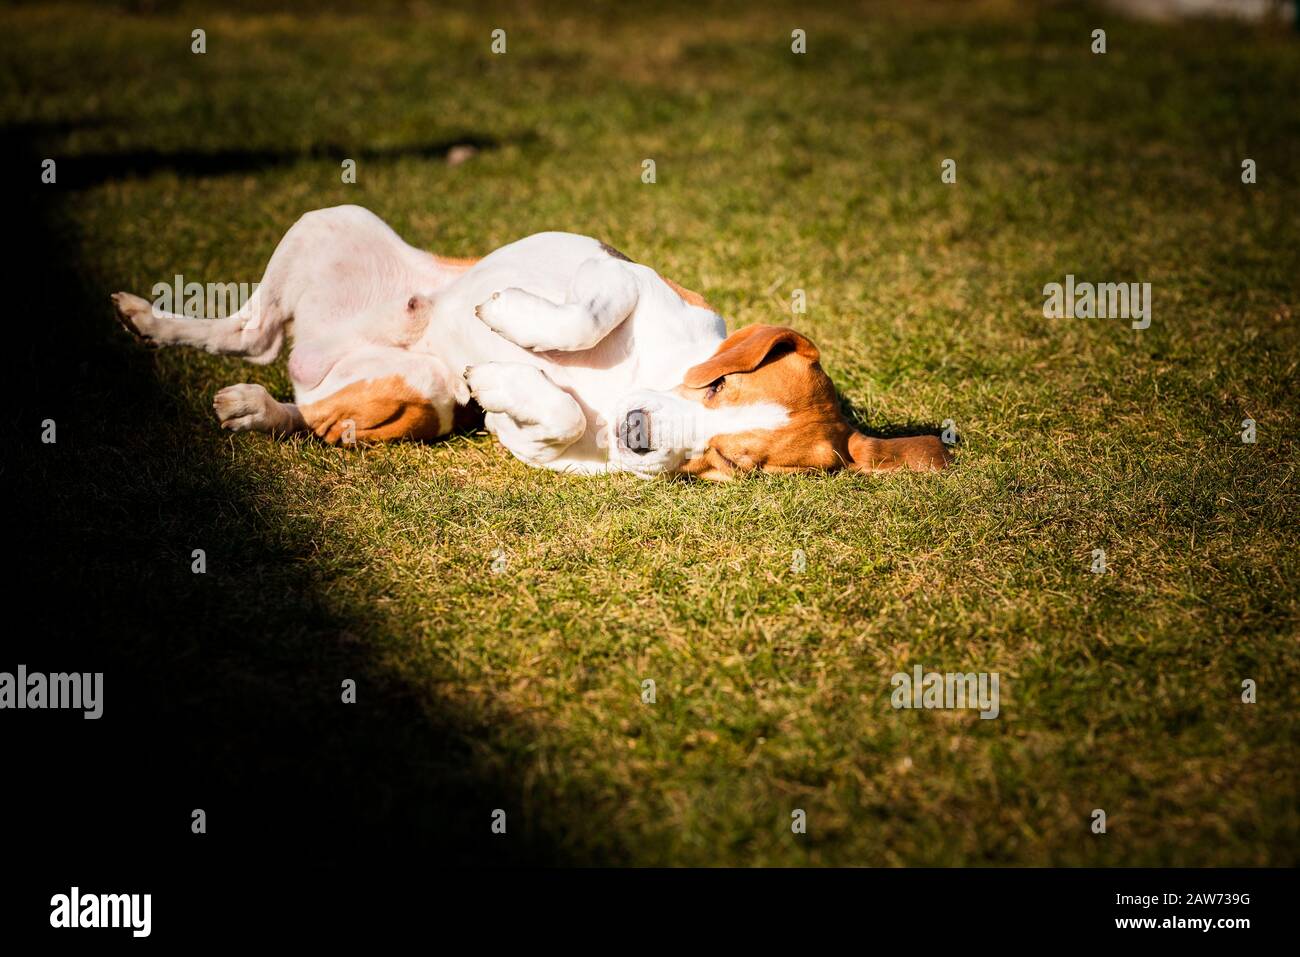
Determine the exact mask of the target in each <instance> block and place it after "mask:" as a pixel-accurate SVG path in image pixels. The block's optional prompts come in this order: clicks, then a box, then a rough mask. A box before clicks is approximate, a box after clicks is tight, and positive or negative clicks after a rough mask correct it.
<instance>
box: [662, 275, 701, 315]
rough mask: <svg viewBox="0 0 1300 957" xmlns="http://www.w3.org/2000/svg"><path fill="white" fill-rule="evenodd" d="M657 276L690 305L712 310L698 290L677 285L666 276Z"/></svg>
mask: <svg viewBox="0 0 1300 957" xmlns="http://www.w3.org/2000/svg"><path fill="white" fill-rule="evenodd" d="M659 278H660V279H662V280H663V281H664V282H666V283H668V287H669V288H670V289H672V291H673V292H675V293H677V295H679V296H681V297H682V298H683V299H685V300H686V301H687V302H688V303H690V304H691V305H692V306H699V307H700V308H701V309H708V310H709V311H710V312H713V311H714V309H713V307H712V306H710V305H709V304H708V303H707V302H705V300H704V297H703V296H701V295H700V294H699V293H698V292H695V291H694V290H691V289H687V288H686V287H685V286H679V285H678V284H677V283H675V282H673V281H672V280H671V279H669V278H668V277H667V276H660V277H659Z"/></svg>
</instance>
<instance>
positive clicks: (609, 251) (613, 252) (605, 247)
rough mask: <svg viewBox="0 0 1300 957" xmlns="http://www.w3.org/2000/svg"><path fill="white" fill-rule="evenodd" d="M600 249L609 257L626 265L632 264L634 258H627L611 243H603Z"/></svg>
mask: <svg viewBox="0 0 1300 957" xmlns="http://www.w3.org/2000/svg"><path fill="white" fill-rule="evenodd" d="M600 248H601V249H602V250H604V251H605V253H606V254H607V255H610V256H613V257H614V258H615V259H621V260H623V262H625V263H630V262H631V261H632V258H631V257H630V256H625V255H624V254H623V253H621V252H619V251H618V250H617V249H615V248H614V247H613V246H611V245H610V244H609V243H601V244H600Z"/></svg>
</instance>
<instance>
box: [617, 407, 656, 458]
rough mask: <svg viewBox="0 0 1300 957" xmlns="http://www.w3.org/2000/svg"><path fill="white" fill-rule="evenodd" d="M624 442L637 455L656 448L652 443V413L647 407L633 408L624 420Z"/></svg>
mask: <svg viewBox="0 0 1300 957" xmlns="http://www.w3.org/2000/svg"><path fill="white" fill-rule="evenodd" d="M623 444H624V445H626V446H627V447H628V449H629V450H630V451H632V452H635V453H636V454H637V455H645V454H646V453H647V452H649V451H650V450H651V449H653V448H654V446H653V445H651V444H650V413H649V412H647V411H646V410H645V409H633V410H632V411H631V412H629V413H628V414H627V418H626V419H624V420H623Z"/></svg>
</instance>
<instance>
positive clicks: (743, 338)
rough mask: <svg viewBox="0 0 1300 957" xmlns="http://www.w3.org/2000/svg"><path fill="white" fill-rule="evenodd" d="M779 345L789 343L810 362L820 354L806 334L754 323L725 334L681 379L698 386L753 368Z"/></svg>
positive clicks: (689, 384)
mask: <svg viewBox="0 0 1300 957" xmlns="http://www.w3.org/2000/svg"><path fill="white" fill-rule="evenodd" d="M781 346H790V347H791V348H792V349H793V350H794V351H795V352H797V353H798V354H799V355H801V356H804V357H805V358H806V359H808V360H809V361H811V362H816V361H817V359H818V358H819V357H820V353H818V351H817V347H816V346H815V345H813V344H812V342H810V341H809V340H808V338H807V337H806V336H802V335H800V334H799V333H797V332H795V331H794V330H793V329H787V328H785V327H784V326H766V325H763V324H762V323H758V324H755V325H752V326H746V327H745V328H744V329H741V330H739V331H738V332H733V333H732V334H731V335H729V336H728V337H727V338H726V339H725V340H723V343H722V345H720V346H718V351H717V352H715V353H714V354H713V357H712V358H710V359H707V360H705V361H704V362H701V363H700V364H699V365H697V366H692V367H691V368H689V369H687V370H686V375H685V376H683V377H682V383H683V384H684V385H685V386H686V387H687V388H688V389H702V388H704V387H705V386H706V385H708V384H709V383H710V382H714V381H716V380H717V379H721V378H722V377H723V376H724V375H731V374H732V373H733V372H753V371H754V370H755V369H757V368H758V367H759V366H760V365H762V364H763V360H764V359H766V358H767V357H768V355H769V354H770V353H771V352H772V350H774V349H776V348H778V347H781Z"/></svg>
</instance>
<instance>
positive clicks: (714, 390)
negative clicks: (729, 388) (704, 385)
mask: <svg viewBox="0 0 1300 957" xmlns="http://www.w3.org/2000/svg"><path fill="white" fill-rule="evenodd" d="M726 384H727V380H726V379H725V378H724V379H719V380H717V381H716V382H711V383H710V384H709V388H708V389H707V390H706V391H705V393H704V394H705V397H706V398H709V399H712V398H713V397H714V396H715V395H717V394H718V393H719V392H721V391H722V387H723V386H724V385H726Z"/></svg>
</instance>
